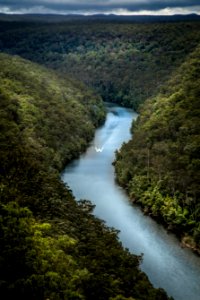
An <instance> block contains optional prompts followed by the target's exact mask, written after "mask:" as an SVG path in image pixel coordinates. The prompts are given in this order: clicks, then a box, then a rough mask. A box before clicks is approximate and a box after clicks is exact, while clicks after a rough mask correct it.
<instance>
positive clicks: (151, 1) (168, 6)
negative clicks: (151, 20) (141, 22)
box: [0, 0, 200, 15]
mask: <svg viewBox="0 0 200 300" xmlns="http://www.w3.org/2000/svg"><path fill="white" fill-rule="evenodd" d="M0 12H4V13H57V14H59V13H61V14H68V13H82V14H93V13H116V14H123V15H125V14H127V15H130V14H132V15H134V14H166V15H169V14H175V13H180V14H187V13H198V14H200V5H197V0H124V1H123V0H87V1H86V0H1V4H0Z"/></svg>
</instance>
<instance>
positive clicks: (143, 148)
mask: <svg viewBox="0 0 200 300" xmlns="http://www.w3.org/2000/svg"><path fill="white" fill-rule="evenodd" d="M199 58H200V48H199V47H197V48H196V50H195V51H194V52H193V53H192V54H191V55H189V57H188V59H187V60H186V62H184V63H183V64H182V66H181V67H180V68H179V69H178V70H177V71H176V72H175V73H174V74H173V76H172V77H171V79H170V80H169V81H168V83H167V84H166V85H165V87H164V88H163V89H162V91H161V92H160V93H159V94H158V96H156V97H153V98H152V99H150V100H148V101H146V103H145V104H144V106H143V108H142V109H141V114H140V116H139V118H138V120H137V121H136V123H134V124H133V128H132V131H133V138H132V140H131V141H130V142H128V143H127V144H124V145H123V147H122V148H121V150H120V151H118V152H117V155H116V161H115V169H116V174H117V180H118V182H119V183H120V184H121V185H122V186H124V187H125V188H126V189H127V191H128V193H129V195H130V197H131V199H132V201H133V202H135V203H139V204H140V205H141V206H142V207H143V209H144V211H145V212H146V213H148V214H150V215H152V216H153V217H156V218H157V220H160V221H161V222H164V223H165V224H166V225H167V226H168V228H169V229H171V230H173V231H175V232H176V233H177V234H178V235H180V236H181V237H183V243H184V244H187V245H189V246H191V247H192V248H194V249H197V248H198V249H199V247H200V225H199V224H200V199H199V196H200V190H199V178H200V159H199V153H200V102H199V98H200V60H199ZM199 253H200V251H199Z"/></svg>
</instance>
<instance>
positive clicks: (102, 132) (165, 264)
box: [62, 106, 200, 300]
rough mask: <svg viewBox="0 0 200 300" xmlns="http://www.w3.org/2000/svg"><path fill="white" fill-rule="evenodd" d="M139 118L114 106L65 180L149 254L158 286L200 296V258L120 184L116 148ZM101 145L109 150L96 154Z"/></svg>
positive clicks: (136, 249)
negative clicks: (131, 201) (114, 164)
mask: <svg viewBox="0 0 200 300" xmlns="http://www.w3.org/2000/svg"><path fill="white" fill-rule="evenodd" d="M136 117H137V114H134V113H133V112H131V110H127V109H126V108H122V107H117V106H113V107H112V108H111V109H110V110H109V111H108V114H107V117H106V122H105V124H104V125H103V126H102V127H101V128H99V129H97V130H96V133H95V138H94V140H93V141H92V143H91V145H90V147H89V148H88V149H87V151H86V153H84V154H83V155H81V156H80V158H79V159H77V160H75V161H73V162H72V163H71V164H69V165H68V166H67V167H66V168H65V170H64V171H63V173H62V180H63V181H64V182H66V183H67V184H68V186H69V187H70V188H71V190H72V191H73V194H74V195H75V197H76V199H77V200H79V199H88V200H90V201H91V202H92V205H94V206H95V208H94V214H95V216H97V217H98V218H100V219H102V220H104V221H105V223H106V224H107V225H108V226H110V227H112V228H115V230H116V231H119V239H120V241H121V242H122V244H123V246H124V247H125V248H128V249H129V251H130V252H131V253H136V254H138V255H141V253H143V256H142V264H141V269H142V271H144V272H145V273H146V274H147V275H148V278H149V279H150V281H151V282H152V283H153V285H154V286H155V287H162V288H164V289H165V290H166V291H167V293H168V294H169V295H171V296H173V297H174V299H176V300H188V299H194V300H199V299H198V295H199V294H200V286H199V281H198V278H199V277H200V260H199V258H198V257H197V256H196V255H194V254H193V253H192V252H191V251H189V250H188V249H186V248H183V247H181V245H180V242H179V241H178V239H177V238H176V237H175V235H173V234H169V232H167V230H165V228H164V227H163V226H161V225H160V224H158V223H157V222H155V221H154V220H153V219H152V218H150V217H149V216H147V215H144V213H143V212H142V211H141V208H139V207H136V206H135V205H134V206H133V205H131V203H130V199H129V198H128V197H127V195H126V193H125V191H124V190H123V189H122V188H121V187H120V186H119V185H118V184H116V181H115V174H114V167H113V165H112V162H113V160H114V157H115V151H116V149H119V148H120V147H121V145H122V143H123V142H126V141H128V140H129V139H130V137H131V133H130V131H129V128H131V124H132V120H133V119H136ZM95 145H98V147H103V151H102V152H96V151H95ZM188 262H190V263H189V264H188Z"/></svg>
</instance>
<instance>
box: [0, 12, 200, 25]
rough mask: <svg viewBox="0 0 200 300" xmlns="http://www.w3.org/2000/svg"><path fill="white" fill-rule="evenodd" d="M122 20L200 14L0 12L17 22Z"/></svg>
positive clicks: (189, 18) (192, 18)
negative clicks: (123, 14)
mask: <svg viewBox="0 0 200 300" xmlns="http://www.w3.org/2000/svg"><path fill="white" fill-rule="evenodd" d="M75 20H76V21H78V20H79V21H121V22H139V23H143V22H147V23H149V22H150V23H152V22H176V21H197V20H200V15H197V14H188V15H172V16H167V15H166V16H152V15H134V16H120V15H115V14H109V15H104V14H95V15H90V16H84V15H80V14H68V15H58V14H12V15H11V14H3V13H1V14H0V21H10V22H12V21H16V22H21V21H23V22H24V21H25V22H32V21H33V22H70V21H75Z"/></svg>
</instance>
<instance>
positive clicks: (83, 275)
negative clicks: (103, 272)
mask: <svg viewBox="0 0 200 300" xmlns="http://www.w3.org/2000/svg"><path fill="white" fill-rule="evenodd" d="M50 229H51V227H50V225H49V224H47V223H43V224H39V223H36V221H35V220H34V219H33V217H32V215H31V212H30V211H29V210H28V209H26V208H20V207H19V206H18V205H17V204H16V203H14V202H10V203H9V204H7V205H1V207H0V237H1V240H0V241H1V243H0V250H1V251H0V253H1V256H0V290H1V292H4V295H6V297H7V299H11V298H13V297H15V296H16V295H18V297H20V299H27V298H29V299H47V298H49V299H83V295H82V293H81V289H80V284H81V282H82V281H84V280H86V279H87V278H88V276H89V274H88V272H87V270H85V269H82V270H81V269H79V268H78V266H77V264H76V262H75V261H74V259H73V257H72V256H71V255H69V254H68V251H69V249H70V250H71V249H72V248H74V247H75V241H74V240H73V239H71V238H69V237H68V236H57V237H52V236H51V235H50ZM58 291H62V293H61V294H59V293H58Z"/></svg>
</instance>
